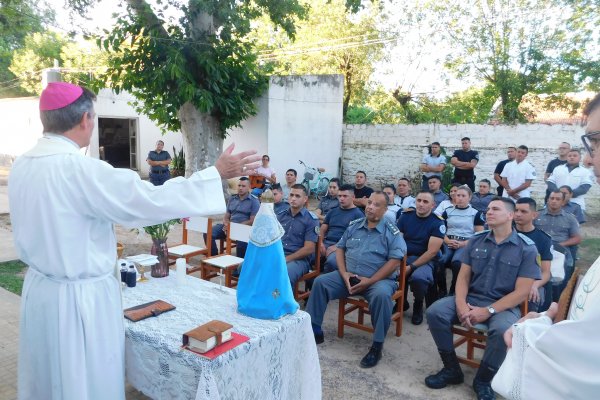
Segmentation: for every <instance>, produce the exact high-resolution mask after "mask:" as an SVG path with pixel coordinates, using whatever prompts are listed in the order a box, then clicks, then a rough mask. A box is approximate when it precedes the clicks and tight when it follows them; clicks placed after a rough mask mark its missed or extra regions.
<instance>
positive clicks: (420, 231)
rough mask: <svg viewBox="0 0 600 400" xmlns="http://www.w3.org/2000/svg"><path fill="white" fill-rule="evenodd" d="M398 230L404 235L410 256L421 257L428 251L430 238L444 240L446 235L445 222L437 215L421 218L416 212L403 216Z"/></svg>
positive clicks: (406, 213)
mask: <svg viewBox="0 0 600 400" xmlns="http://www.w3.org/2000/svg"><path fill="white" fill-rule="evenodd" d="M398 229H399V230H400V232H402V233H403V235H404V241H405V242H406V247H407V255H408V256H421V255H422V254H423V253H425V252H426V251H427V247H428V246H429V238H430V237H432V236H433V237H437V238H440V239H444V235H445V234H446V226H445V225H444V221H442V220H441V219H440V218H439V217H438V216H437V215H435V214H433V213H431V214H429V215H428V216H427V217H419V216H418V215H417V213H416V211H408V212H405V213H404V214H402V216H401V217H400V220H399V221H398Z"/></svg>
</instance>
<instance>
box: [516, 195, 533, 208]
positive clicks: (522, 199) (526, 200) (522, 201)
mask: <svg viewBox="0 0 600 400" xmlns="http://www.w3.org/2000/svg"><path fill="white" fill-rule="evenodd" d="M517 204H529V209H530V210H531V211H535V210H536V209H537V203H536V202H535V200H534V199H532V198H531V197H519V198H518V199H517Z"/></svg>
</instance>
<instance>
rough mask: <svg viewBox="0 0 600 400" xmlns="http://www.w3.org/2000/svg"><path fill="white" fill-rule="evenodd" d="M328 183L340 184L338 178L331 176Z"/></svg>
mask: <svg viewBox="0 0 600 400" xmlns="http://www.w3.org/2000/svg"><path fill="white" fill-rule="evenodd" d="M329 183H337V185H338V187H339V186H340V178H331V179H330V180H329Z"/></svg>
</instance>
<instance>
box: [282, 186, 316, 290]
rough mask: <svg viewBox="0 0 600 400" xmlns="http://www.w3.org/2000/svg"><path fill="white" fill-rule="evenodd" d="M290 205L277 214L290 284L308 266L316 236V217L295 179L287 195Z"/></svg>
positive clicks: (306, 196)
mask: <svg viewBox="0 0 600 400" xmlns="http://www.w3.org/2000/svg"><path fill="white" fill-rule="evenodd" d="M288 201H289V203H290V208H288V209H287V210H284V211H282V212H280V213H279V214H277V220H278V221H279V223H280V224H281V226H283V230H284V231H285V233H284V234H283V237H282V238H281V243H282V244H283V252H284V254H285V262H286V264H287V269H288V276H289V277H290V283H291V284H292V287H294V285H295V284H296V282H297V281H298V279H300V277H301V276H302V275H304V274H306V273H307V272H308V271H309V270H310V260H311V258H312V256H313V254H314V253H315V245H316V242H317V239H318V237H319V218H318V217H317V216H316V215H315V214H314V213H312V212H310V211H308V210H307V209H306V207H305V205H306V202H307V201H308V194H307V193H306V188H305V187H304V186H303V185H301V184H299V183H297V184H295V185H293V186H292V188H291V189H290V194H289V195H288Z"/></svg>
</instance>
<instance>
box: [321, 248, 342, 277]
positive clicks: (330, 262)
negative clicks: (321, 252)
mask: <svg viewBox="0 0 600 400" xmlns="http://www.w3.org/2000/svg"><path fill="white" fill-rule="evenodd" d="M335 253H336V252H335V251H334V252H333V253H331V254H330V255H328V256H327V259H326V260H325V266H324V269H323V272H325V273H328V272H333V271H337V270H338V267H337V260H336V258H335Z"/></svg>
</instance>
